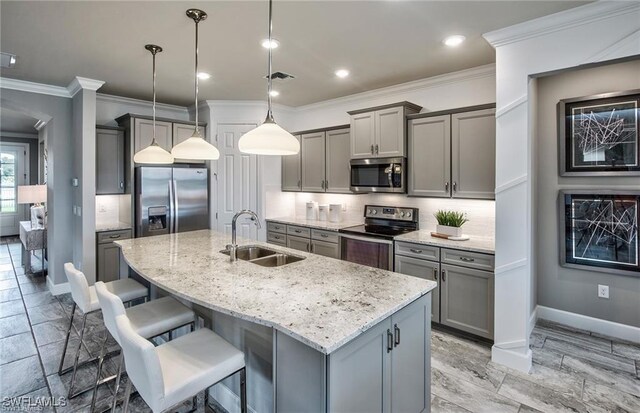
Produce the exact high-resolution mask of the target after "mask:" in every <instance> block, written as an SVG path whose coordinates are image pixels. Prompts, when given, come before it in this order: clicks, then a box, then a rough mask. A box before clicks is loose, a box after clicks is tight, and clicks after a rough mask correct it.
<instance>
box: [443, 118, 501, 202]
mask: <svg viewBox="0 0 640 413" xmlns="http://www.w3.org/2000/svg"><path fill="white" fill-rule="evenodd" d="M451 154H452V158H453V159H452V160H453V162H452V166H453V167H452V170H451V172H452V176H451V179H452V182H453V187H452V189H453V196H454V197H456V198H477V199H494V198H495V181H496V173H495V172H496V167H495V164H496V121H495V109H485V110H478V111H474V112H467V113H456V114H454V115H452V116H451Z"/></svg>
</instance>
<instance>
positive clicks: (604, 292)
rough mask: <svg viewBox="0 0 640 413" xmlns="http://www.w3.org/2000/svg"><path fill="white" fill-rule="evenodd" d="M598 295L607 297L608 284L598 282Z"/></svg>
mask: <svg viewBox="0 0 640 413" xmlns="http://www.w3.org/2000/svg"><path fill="white" fill-rule="evenodd" d="M598 297H599V298H609V286H608V285H600V284H598Z"/></svg>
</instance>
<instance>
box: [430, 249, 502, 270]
mask: <svg viewBox="0 0 640 413" xmlns="http://www.w3.org/2000/svg"><path fill="white" fill-rule="evenodd" d="M441 253H442V261H441V262H442V263H443V264H451V265H460V266H462V267H469V268H477V269H479V270H487V271H493V268H494V261H495V257H494V256H493V255H490V254H480V253H478V252H470V251H459V250H452V249H449V248H442V252H441Z"/></svg>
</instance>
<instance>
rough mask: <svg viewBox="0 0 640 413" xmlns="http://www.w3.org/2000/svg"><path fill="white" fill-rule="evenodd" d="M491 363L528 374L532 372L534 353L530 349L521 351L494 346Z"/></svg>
mask: <svg viewBox="0 0 640 413" xmlns="http://www.w3.org/2000/svg"><path fill="white" fill-rule="evenodd" d="M491 361H493V362H494V363H500V364H502V365H505V366H507V367H511V368H512V369H515V370H519V371H522V372H525V373H528V372H529V370H531V363H532V353H531V350H530V349H529V348H527V349H526V350H523V351H519V349H505V348H500V347H498V346H497V345H495V344H494V345H493V347H491Z"/></svg>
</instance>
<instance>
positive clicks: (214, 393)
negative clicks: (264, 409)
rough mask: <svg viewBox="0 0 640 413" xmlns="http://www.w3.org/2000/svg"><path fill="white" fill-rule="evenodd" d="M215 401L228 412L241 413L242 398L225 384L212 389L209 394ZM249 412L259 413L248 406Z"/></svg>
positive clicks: (219, 384)
mask: <svg viewBox="0 0 640 413" xmlns="http://www.w3.org/2000/svg"><path fill="white" fill-rule="evenodd" d="M209 394H210V395H211V397H212V398H213V399H215V401H216V402H218V404H219V405H220V406H222V407H224V408H225V410H226V411H228V412H239V411H240V396H238V395H237V394H235V393H234V392H233V391H232V390H231V389H230V388H228V387H227V386H225V385H224V384H223V383H218V384H216V385H215V386H213V387H212V388H211V392H210V393H209ZM247 410H248V411H249V412H250V413H257V412H256V411H255V410H253V409H252V408H251V406H249V405H248V404H247Z"/></svg>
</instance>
